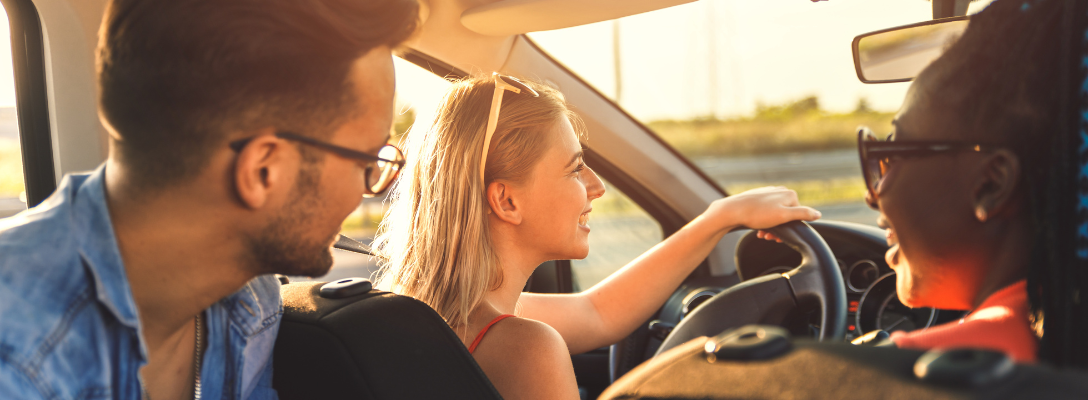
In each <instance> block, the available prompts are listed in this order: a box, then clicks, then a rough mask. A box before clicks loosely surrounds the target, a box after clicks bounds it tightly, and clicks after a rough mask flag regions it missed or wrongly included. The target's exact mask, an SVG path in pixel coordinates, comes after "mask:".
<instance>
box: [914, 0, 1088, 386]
mask: <svg viewBox="0 0 1088 400" xmlns="http://www.w3.org/2000/svg"><path fill="white" fill-rule="evenodd" d="M1081 3H1083V2H1082V1H1069V2H1067V1H1061V0H1017V1H1014V0H999V1H995V2H994V3H993V4H992V5H990V6H989V7H987V8H986V9H985V10H984V11H983V12H981V13H979V14H978V15H976V16H973V17H972V18H971V22H970V24H969V25H968V28H967V31H966V32H964V34H963V37H962V38H960V39H959V41H957V42H956V43H955V44H954V45H952V46H951V47H950V48H949V49H948V50H947V52H946V53H945V55H944V56H942V57H941V58H939V59H937V60H936V61H934V62H933V64H932V65H930V67H929V68H927V69H926V71H924V72H923V74H922V76H920V78H921V79H926V80H928V81H929V83H930V84H931V85H929V87H930V88H931V90H932V93H930V96H929V98H931V99H933V101H937V102H940V104H941V105H940V106H941V107H943V108H945V109H950V110H954V111H953V112H954V113H955V114H954V115H955V116H956V118H958V119H959V121H960V123H961V126H959V127H956V128H959V129H961V130H960V131H961V132H966V134H967V135H971V136H972V137H971V139H976V140H978V139H985V140H987V141H990V142H997V143H1002V144H1004V145H1006V146H1007V147H1008V148H1009V149H1011V150H1012V151H1013V152H1015V153H1016V155H1017V158H1019V159H1020V162H1021V164H1022V168H1021V170H1022V171H1023V174H1022V180H1021V181H1020V183H1019V185H1020V187H1019V192H1021V193H1023V194H1024V198H1025V199H1026V200H1027V202H1026V203H1027V210H1025V211H1026V212H1025V214H1026V216H1027V217H1028V219H1029V222H1030V224H1031V229H1032V232H1031V236H1030V237H1031V238H1032V240H1033V243H1031V246H1032V256H1031V265H1029V266H1028V271H1027V275H1028V276H1027V278H1028V298H1029V299H1030V302H1031V306H1032V310H1033V312H1034V313H1035V316H1036V319H1037V323H1040V325H1041V328H1042V331H1043V336H1042V340H1041V341H1040V346H1039V356H1040V358H1041V359H1042V360H1045V361H1048V362H1050V363H1052V364H1055V365H1058V366H1070V367H1079V368H1085V367H1088V346H1085V345H1084V344H1083V343H1082V341H1083V335H1084V331H1085V329H1088V303H1086V302H1084V301H1078V300H1077V298H1078V297H1080V296H1084V295H1088V271H1085V270H1084V269H1085V266H1084V264H1083V261H1081V260H1078V259H1077V257H1076V254H1075V252H1074V251H1073V250H1074V248H1075V247H1076V245H1077V243H1075V239H1073V238H1074V237H1075V236H1076V233H1075V231H1076V225H1075V221H1083V220H1084V219H1083V218H1084V215H1083V214H1082V215H1080V216H1078V217H1077V218H1073V216H1074V215H1076V210H1075V207H1074V206H1073V203H1075V202H1076V194H1077V193H1076V188H1077V187H1078V185H1077V181H1076V178H1075V175H1076V172H1075V171H1076V169H1077V168H1076V165H1075V162H1076V157H1077V156H1076V152H1077V146H1076V145H1075V144H1074V145H1071V144H1072V143H1076V139H1075V138H1076V135H1077V132H1076V129H1075V128H1076V126H1077V122H1076V121H1075V120H1074V119H1072V117H1075V116H1076V115H1079V112H1072V113H1071V110H1073V109H1075V108H1076V107H1077V105H1078V103H1079V101H1078V100H1080V101H1084V100H1083V99H1081V98H1080V96H1079V93H1078V91H1079V90H1080V87H1081V82H1082V80H1083V78H1084V76H1083V71H1081V70H1080V69H1079V67H1080V60H1081V58H1080V57H1081V52H1082V50H1084V48H1083V47H1082V44H1081V41H1080V40H1081V38H1082V37H1083V35H1084V21H1083V20H1082V19H1081V18H1083V16H1082V14H1084V13H1085V7H1084V5H1083V4H1081ZM1069 7H1073V9H1070V8H1069ZM1074 16H1076V18H1077V19H1071V18H1073V17H1074ZM1081 185H1085V183H1081ZM1081 187H1083V186H1081ZM1081 293H1085V294H1084V295H1082V294H1081Z"/></svg>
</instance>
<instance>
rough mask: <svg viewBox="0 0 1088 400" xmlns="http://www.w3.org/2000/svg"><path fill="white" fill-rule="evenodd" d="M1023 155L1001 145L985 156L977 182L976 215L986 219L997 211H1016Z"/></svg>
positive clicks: (1000, 212)
mask: <svg viewBox="0 0 1088 400" xmlns="http://www.w3.org/2000/svg"><path fill="white" fill-rule="evenodd" d="M1020 174H1021V170H1020V158H1019V157H1017V156H1016V154H1015V153H1013V152H1011V151H1009V150H1005V149H998V150H995V151H994V152H993V153H992V154H989V155H987V156H986V159H985V160H984V161H983V163H982V164H981V170H980V173H979V174H978V178H979V179H978V180H977V181H976V183H975V185H974V188H973V189H974V191H973V197H974V198H973V199H972V200H973V203H974V204H973V205H974V207H975V218H977V219H978V220H979V221H980V222H986V221H987V220H989V219H990V218H993V217H994V216H996V215H999V214H1004V213H1009V212H1016V211H1017V210H1016V208H1017V200H1018V197H1017V191H1018V190H1019V187H1018V183H1019V182H1020Z"/></svg>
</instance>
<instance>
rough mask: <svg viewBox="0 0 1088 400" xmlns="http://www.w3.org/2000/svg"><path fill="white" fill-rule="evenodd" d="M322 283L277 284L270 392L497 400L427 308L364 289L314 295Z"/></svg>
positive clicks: (305, 395)
mask: <svg viewBox="0 0 1088 400" xmlns="http://www.w3.org/2000/svg"><path fill="white" fill-rule="evenodd" d="M323 283H324V282H300V283H291V284H287V285H283V286H282V287H281V291H280V292H281V294H282V296H283V304H284V315H283V321H282V324H281V326H280V331H279V337H278V338H277V340H276V347H275V350H274V353H273V357H274V358H273V360H274V361H273V362H274V365H273V368H274V375H273V387H275V388H276V390H277V391H278V392H279V395H280V398H282V399H285V400H289V399H322V398H323V399H331V398H354V399H433V398H464V399H467V398H472V399H500V398H501V396H499V393H498V391H496V390H495V387H494V386H492V385H491V382H490V381H489V380H488V379H487V376H486V375H484V373H483V371H482V370H480V367H479V365H477V364H476V361H475V360H474V359H473V358H472V355H471V354H469V352H468V350H467V349H465V346H464V345H463V344H462V343H461V340H460V339H458V337H457V335H456V334H454V333H453V331H452V330H451V329H450V328H449V326H448V325H447V324H446V322H445V321H444V320H443V319H442V318H441V317H440V316H439V315H438V313H436V312H435V311H434V310H433V309H431V308H430V307H428V306H427V305H426V304H423V303H422V302H420V301H418V300H416V299H413V298H410V297H406V296H399V295H396V294H392V293H388V292H382V291H377V290H371V291H369V292H366V293H363V294H360V295H356V296H351V297H347V298H343V299H327V298H323V297H321V295H320V294H319V290H320V288H321V285H322V284H323Z"/></svg>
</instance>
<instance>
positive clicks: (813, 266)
mask: <svg viewBox="0 0 1088 400" xmlns="http://www.w3.org/2000/svg"><path fill="white" fill-rule="evenodd" d="M768 231H769V232H771V233H772V234H774V235H775V236H777V237H778V238H779V239H782V243H784V244H786V245H787V246H789V247H790V248H792V249H794V250H796V251H797V252H798V253H800V254H801V260H802V261H801V265H799V266H798V267H796V268H794V269H793V270H790V271H789V272H786V273H784V274H780V275H767V276H762V277H759V278H755V279H751V280H747V281H744V282H742V283H740V284H738V285H736V286H733V287H731V288H729V289H726V290H725V291H723V292H721V293H719V294H717V295H716V296H714V297H713V298H711V299H710V300H707V301H706V302H705V303H704V304H703V305H701V306H699V308H697V309H696V310H695V311H694V312H692V313H691V314H690V315H688V316H687V317H686V318H684V320H683V321H681V322H680V324H678V325H677V326H676V328H675V329H673V331H672V332H671V333H670V334H669V336H668V337H667V338H665V341H664V342H663V343H662V344H661V347H660V348H659V349H658V351H657V353H656V354H655V356H656V355H659V354H661V353H663V352H665V351H668V350H669V349H671V348H673V347H676V346H678V345H680V344H682V343H684V342H687V341H689V340H691V339H694V338H697V337H700V336H714V335H717V334H718V333H721V332H722V331H724V330H726V329H730V328H736V327H740V326H744V325H749V324H771V325H779V326H781V325H783V324H784V323H785V322H786V318H787V317H788V316H790V315H791V314H792V313H794V312H795V311H797V310H799V309H810V308H814V309H817V310H819V311H820V322H821V323H820V335H819V337H820V340H832V341H841V340H842V339H843V337H844V336H845V334H846V286H845V284H844V283H843V280H842V273H841V272H840V271H839V268H838V263H836V262H835V256H834V254H833V253H832V252H831V248H830V247H828V245H827V243H826V242H824V240H823V238H822V237H820V235H819V234H818V233H816V231H815V230H814V229H812V227H811V226H809V225H808V224H806V223H804V222H800V221H794V222H790V223H786V224H782V225H779V226H776V227H774V228H771V229H768ZM750 235H754V233H751V234H750ZM745 239H747V238H745ZM742 241H743V239H742Z"/></svg>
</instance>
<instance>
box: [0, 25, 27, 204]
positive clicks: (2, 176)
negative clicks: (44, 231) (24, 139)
mask: <svg viewBox="0 0 1088 400" xmlns="http://www.w3.org/2000/svg"><path fill="white" fill-rule="evenodd" d="M7 15H8V14H7V13H6V12H0V218H4V217H8V216H11V215H14V214H16V213H18V212H19V211H22V210H25V209H26V187H25V185H24V182H23V157H22V153H21V151H20V147H19V120H18V118H16V115H15V75H14V73H13V69H12V62H11V37H10V35H11V30H10V29H9V27H8V17H7Z"/></svg>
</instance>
